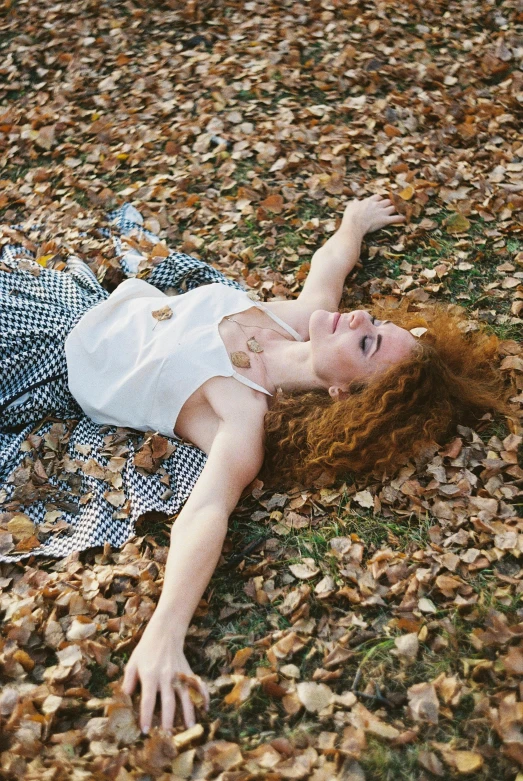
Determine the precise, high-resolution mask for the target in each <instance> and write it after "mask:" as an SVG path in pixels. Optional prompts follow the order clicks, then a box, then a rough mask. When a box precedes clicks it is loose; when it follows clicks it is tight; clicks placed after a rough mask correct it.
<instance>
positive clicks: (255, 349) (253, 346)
mask: <svg viewBox="0 0 523 781" xmlns="http://www.w3.org/2000/svg"><path fill="white" fill-rule="evenodd" d="M247 347H248V348H249V350H250V351H251V353H262V352H263V347H262V346H261V344H259V343H258V342H257V341H256V339H255V338H254V336H253V337H252V338H251V339H249V340H248V341H247Z"/></svg>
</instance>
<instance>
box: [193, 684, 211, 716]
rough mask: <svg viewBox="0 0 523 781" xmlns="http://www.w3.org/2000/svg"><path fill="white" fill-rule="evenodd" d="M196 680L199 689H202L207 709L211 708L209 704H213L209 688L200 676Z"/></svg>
mask: <svg viewBox="0 0 523 781" xmlns="http://www.w3.org/2000/svg"><path fill="white" fill-rule="evenodd" d="M196 680H197V682H198V689H199V691H200V694H201V695H202V697H203V702H204V705H205V710H209V706H210V704H211V698H210V697H209V689H208V688H207V686H206V684H205V683H204V682H203V681H202V679H201V678H200V677H198V678H197V679H196Z"/></svg>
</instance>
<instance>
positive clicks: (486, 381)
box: [263, 301, 510, 484]
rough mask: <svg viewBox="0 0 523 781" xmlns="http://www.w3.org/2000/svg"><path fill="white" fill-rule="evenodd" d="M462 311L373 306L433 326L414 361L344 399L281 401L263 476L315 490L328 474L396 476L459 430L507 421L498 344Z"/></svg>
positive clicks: (298, 396) (383, 315)
mask: <svg viewBox="0 0 523 781" xmlns="http://www.w3.org/2000/svg"><path fill="white" fill-rule="evenodd" d="M452 309H454V310H457V307H453V308H452V307H444V306H440V305H435V306H430V307H426V308H425V309H423V311H409V302H408V301H405V302H404V303H403V304H402V305H400V306H399V307H398V308H395V309H394V308H390V307H378V306H376V307H374V308H373V310H372V312H373V314H375V315H376V316H377V317H379V319H380V320H385V319H386V320H391V321H392V322H393V323H395V324H396V325H399V326H400V327H401V328H406V329H407V330H411V329H412V328H419V327H421V328H426V329H427V331H426V332H425V333H423V335H422V336H421V337H420V339H419V343H418V349H416V350H414V351H413V353H412V355H411V356H410V357H409V358H408V359H406V360H403V361H401V362H400V363H398V364H395V365H394V366H391V367H390V368H388V369H386V370H385V371H384V372H382V373H380V374H379V375H378V376H376V377H375V378H373V379H371V380H370V381H369V382H368V383H367V384H362V383H359V384H354V385H353V386H352V387H351V389H350V393H349V395H348V397H347V398H345V399H339V400H333V399H332V398H331V397H330V396H329V394H328V393H327V392H326V391H307V392H297V393H291V394H288V395H283V394H282V395H280V396H279V397H277V399H276V402H275V404H274V405H273V407H272V408H271V409H270V411H269V412H268V413H267V415H266V417H265V431H266V460H265V468H264V472H263V475H264V476H265V478H266V479H267V478H268V479H270V478H271V476H274V477H276V476H277V478H278V481H279V482H281V481H282V479H283V480H284V481H293V480H297V481H299V482H301V483H303V484H308V483H309V484H310V482H311V480H313V479H315V478H316V477H317V476H318V474H319V473H321V472H322V471H327V472H328V473H330V474H332V475H333V477H340V476H342V475H344V474H346V473H348V472H359V473H371V472H373V473H375V474H379V475H383V474H391V473H394V472H395V471H396V469H397V468H398V467H399V466H401V465H402V464H404V463H405V461H406V460H408V458H409V457H412V456H414V457H416V456H417V455H418V454H419V453H420V452H421V451H422V450H423V449H424V448H425V447H426V446H427V445H428V444H431V443H434V442H437V443H440V444H441V443H442V442H443V440H444V439H445V438H447V437H448V436H449V435H450V434H452V432H453V431H454V430H455V427H456V425H457V424H462V425H471V426H474V425H475V424H477V422H478V419H479V418H480V417H481V416H482V415H484V414H485V413H486V412H488V411H493V412H502V413H505V414H508V413H509V412H510V407H509V405H508V401H507V391H506V388H505V384H504V381H503V379H502V377H501V374H500V372H499V371H498V370H497V369H496V366H495V364H496V356H497V352H498V340H497V338H496V337H495V336H493V335H489V334H487V333H486V332H485V330H484V329H481V328H480V329H479V330H468V327H467V320H466V318H465V315H464V314H463V313H462V312H459V311H451V310H452Z"/></svg>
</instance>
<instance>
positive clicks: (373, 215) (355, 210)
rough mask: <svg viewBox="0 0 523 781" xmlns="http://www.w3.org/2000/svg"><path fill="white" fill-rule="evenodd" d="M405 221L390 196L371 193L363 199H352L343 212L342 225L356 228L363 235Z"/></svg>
mask: <svg viewBox="0 0 523 781" xmlns="http://www.w3.org/2000/svg"><path fill="white" fill-rule="evenodd" d="M402 222H405V217H404V216H403V215H402V214H397V213H396V209H395V207H394V204H393V203H392V201H391V200H390V199H389V198H383V197H382V196H381V195H371V196H370V198H365V199H364V200H363V201H357V200H354V201H350V202H349V204H348V205H347V206H346V208H345V211H344V213H343V219H342V226H344V225H347V226H350V228H351V229H352V230H354V229H356V230H357V231H358V232H359V233H360V234H361V236H362V237H363V236H364V235H365V234H366V233H371V232H372V231H376V230H379V228H383V227H385V225H399V224H400V223H402Z"/></svg>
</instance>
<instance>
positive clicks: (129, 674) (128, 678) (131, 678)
mask: <svg viewBox="0 0 523 781" xmlns="http://www.w3.org/2000/svg"><path fill="white" fill-rule="evenodd" d="M137 680H138V670H137V669H136V667H135V666H134V665H133V664H131V663H130V662H129V664H128V665H127V667H126V668H125V673H124V677H123V683H122V691H123V693H124V694H128V695H129V696H130V695H131V694H132V693H133V691H134V687H135V686H136V682H137Z"/></svg>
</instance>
